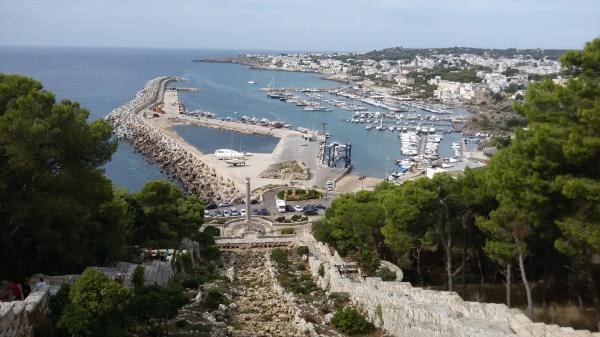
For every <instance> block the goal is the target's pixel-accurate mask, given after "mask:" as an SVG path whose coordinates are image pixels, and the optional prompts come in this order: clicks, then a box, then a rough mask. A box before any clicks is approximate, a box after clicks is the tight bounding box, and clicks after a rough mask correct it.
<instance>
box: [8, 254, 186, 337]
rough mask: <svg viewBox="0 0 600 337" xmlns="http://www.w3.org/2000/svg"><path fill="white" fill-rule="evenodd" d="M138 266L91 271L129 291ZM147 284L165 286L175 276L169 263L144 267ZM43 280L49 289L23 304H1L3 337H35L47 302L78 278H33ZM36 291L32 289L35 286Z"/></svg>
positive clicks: (147, 264) (40, 291)
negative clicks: (118, 279) (35, 319)
mask: <svg viewBox="0 0 600 337" xmlns="http://www.w3.org/2000/svg"><path fill="white" fill-rule="evenodd" d="M136 266H138V265H137V264H134V263H128V262H119V263H117V265H116V266H115V267H90V268H93V269H96V270H98V271H100V272H101V273H103V274H104V275H106V276H107V277H109V278H111V279H115V278H116V277H117V276H121V277H122V278H123V284H124V285H125V286H126V287H130V286H131V276H132V275H133V270H134V269H135V267H136ZM142 266H143V267H144V281H145V283H146V284H158V285H161V286H166V285H167V283H168V282H169V281H170V280H171V279H172V278H173V276H174V275H175V273H174V271H173V267H172V266H171V262H170V261H166V262H162V261H152V262H147V263H144V264H142ZM40 277H43V278H44V281H45V282H46V284H48V287H47V288H45V289H43V290H36V291H33V292H31V293H30V294H29V296H27V298H26V299H25V300H23V301H12V302H2V303H0V337H33V327H32V319H31V318H32V316H33V315H36V314H41V315H45V314H46V312H47V308H48V298H49V297H50V296H52V295H54V294H56V292H57V291H58V290H59V289H60V286H61V285H63V284H71V283H73V282H74V281H75V280H76V279H77V277H79V275H60V276H46V275H41V274H37V275H33V276H32V277H31V279H32V283H35V282H37V280H38V279H39V278H40ZM32 288H33V285H32Z"/></svg>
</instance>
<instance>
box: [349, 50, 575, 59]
mask: <svg viewBox="0 0 600 337" xmlns="http://www.w3.org/2000/svg"><path fill="white" fill-rule="evenodd" d="M564 52H565V50H563V49H515V48H508V49H483V48H468V47H449V48H403V47H393V48H385V49H381V50H374V51H371V52H368V53H365V54H356V55H352V56H353V57H355V58H362V59H372V60H376V61H381V60H408V59H414V58H415V57H416V56H423V57H425V56H432V55H436V54H454V55H460V54H474V55H484V54H487V55H490V56H492V57H512V56H514V55H525V56H530V57H532V58H535V59H543V58H544V57H548V58H550V59H554V60H556V59H558V58H559V57H560V56H561V55H562V54H563V53H564Z"/></svg>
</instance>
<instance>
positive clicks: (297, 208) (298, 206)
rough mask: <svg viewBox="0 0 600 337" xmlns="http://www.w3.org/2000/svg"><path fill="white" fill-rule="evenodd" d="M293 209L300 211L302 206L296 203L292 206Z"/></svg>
mask: <svg viewBox="0 0 600 337" xmlns="http://www.w3.org/2000/svg"><path fill="white" fill-rule="evenodd" d="M294 210H295V211H296V212H302V206H300V205H296V206H294Z"/></svg>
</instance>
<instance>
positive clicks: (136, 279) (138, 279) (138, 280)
mask: <svg viewBox="0 0 600 337" xmlns="http://www.w3.org/2000/svg"><path fill="white" fill-rule="evenodd" d="M131 283H132V284H133V289H139V288H140V287H142V286H144V267H143V266H141V265H140V266H137V267H135V269H134V270H133V275H131Z"/></svg>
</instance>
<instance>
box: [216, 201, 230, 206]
mask: <svg viewBox="0 0 600 337" xmlns="http://www.w3.org/2000/svg"><path fill="white" fill-rule="evenodd" d="M218 206H219V207H230V206H231V204H230V203H228V202H223V203H220V204H219V205H218Z"/></svg>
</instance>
